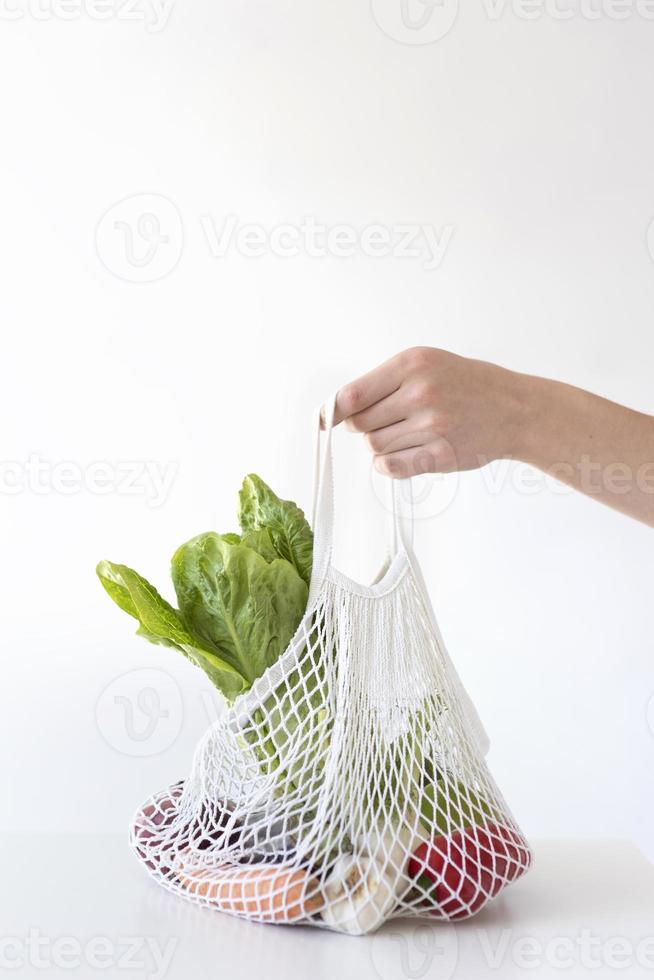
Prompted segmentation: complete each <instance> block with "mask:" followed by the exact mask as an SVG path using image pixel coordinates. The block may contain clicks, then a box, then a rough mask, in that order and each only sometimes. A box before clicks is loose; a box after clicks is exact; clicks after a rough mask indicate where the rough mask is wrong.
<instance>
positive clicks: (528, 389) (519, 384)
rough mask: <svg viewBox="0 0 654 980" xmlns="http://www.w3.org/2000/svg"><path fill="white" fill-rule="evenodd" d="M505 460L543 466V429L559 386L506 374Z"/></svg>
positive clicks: (532, 376) (508, 372) (511, 372)
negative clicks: (553, 392)
mask: <svg viewBox="0 0 654 980" xmlns="http://www.w3.org/2000/svg"><path fill="white" fill-rule="evenodd" d="M505 373H506V375H507V377H506V378H505V380H504V384H503V394H504V401H505V423H504V432H505V439H504V452H503V453H502V455H503V457H504V458H507V459H517V460H520V461H521V462H523V463H529V464H531V465H533V466H541V465H542V459H541V451H542V448H543V437H544V434H543V431H542V430H543V426H544V424H545V423H546V420H547V419H548V417H549V412H550V409H549V408H548V405H551V401H552V388H553V387H554V386H555V385H556V382H554V381H550V380H548V379H547V378H539V377H536V376H534V375H529V374H520V373H519V372H517V371H506V372H505Z"/></svg>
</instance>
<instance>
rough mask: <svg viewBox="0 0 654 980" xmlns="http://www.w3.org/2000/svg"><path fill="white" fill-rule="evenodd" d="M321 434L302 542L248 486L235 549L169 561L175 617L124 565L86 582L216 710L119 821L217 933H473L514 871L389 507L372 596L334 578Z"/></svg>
mask: <svg viewBox="0 0 654 980" xmlns="http://www.w3.org/2000/svg"><path fill="white" fill-rule="evenodd" d="M332 419H333V403H332V405H331V409H330V411H329V412H328V413H327V418H326V444H325V451H324V455H323V460H322V467H321V469H320V470H319V473H318V481H317V484H316V488H315V499H314V512H315V514H316V522H315V527H314V533H312V530H311V528H310V527H309V525H308V523H307V521H306V519H305V517H304V514H303V513H302V511H301V510H300V509H299V508H298V507H297V506H296V505H295V504H294V503H292V502H290V501H284V500H281V499H280V498H278V497H277V496H276V495H275V494H274V493H273V491H272V490H271V489H270V488H269V487H268V486H267V485H266V484H265V483H264V482H263V481H262V480H261V479H260V478H259V477H257V476H255V475H250V476H248V477H246V478H245V480H244V482H243V486H242V488H241V491H240V493H239V524H240V533H239V534H234V533H229V534H222V535H221V534H217V533H215V532H207V533H205V534H201V535H198V536H197V537H195V538H192V539H191V540H190V541H188V542H186V543H185V544H183V545H182V546H181V547H180V548H178V550H177V551H176V552H175V554H174V556H173V560H172V579H173V585H174V588H175V593H176V597H177V607H174V606H172V605H170V604H169V603H168V602H167V601H166V600H165V599H163V598H162V597H161V596H160V595H159V593H158V592H157V591H156V590H155V589H154V587H153V586H152V585H150V584H149V583H148V582H147V581H146V580H145V579H143V578H142V577H141V576H139V575H138V574H137V573H136V572H134V571H133V570H131V569H130V568H128V567H127V566H125V565H114V564H112V563H110V562H101V563H100V565H99V566H98V575H99V576H100V580H101V582H102V584H103V586H104V588H105V589H106V591H107V592H108V593H109V595H110V596H111V597H112V598H113V599H114V601H115V602H116V603H117V604H118V605H119V606H120V607H121V608H122V609H123V610H124V611H125V612H127V613H128V614H129V615H131V616H132V617H133V618H135V619H136V620H137V621H138V624H139V628H138V630H137V632H138V634H139V635H142V636H144V637H145V638H146V639H148V640H149V641H151V642H153V643H160V644H163V645H166V646H169V647H172V648H174V649H177V650H179V651H180V652H181V653H182V654H184V655H185V656H186V657H187V658H188V659H189V660H191V661H192V662H193V663H195V664H197V665H198V666H200V667H201V668H202V669H203V670H204V671H205V673H206V674H207V676H208V677H209V679H210V680H211V681H212V683H213V684H214V685H215V686H216V687H217V689H218V690H220V691H221V693H222V694H223V695H224V697H225V699H226V701H227V702H228V709H227V711H226V713H225V714H224V715H223V716H222V717H221V718H219V719H218V721H216V722H215V723H214V724H212V725H211V726H210V728H209V729H208V731H207V732H206V734H205V736H204V737H203V738H202V740H201V741H200V743H199V744H198V746H197V748H196V751H195V754H194V759H193V765H192V768H191V772H190V774H189V776H188V778H187V779H186V780H184V781H182V782H181V783H176V784H174V785H173V786H172V787H169V788H168V789H165V790H163V791H160V792H158V793H156V794H154V795H153V796H152V797H150V799H149V800H147V801H146V803H145V804H143V805H142V806H141V807H140V808H139V810H138V812H137V814H136V816H135V818H134V821H133V823H132V827H131V832H130V837H131V844H132V847H133V849H134V851H135V852H136V854H137V856H138V857H139V859H140V860H141V862H142V863H143V864H144V866H145V867H146V869H147V870H148V872H149V873H150V874H151V875H152V876H153V877H154V878H155V880H156V881H157V882H159V883H160V884H161V885H163V886H164V887H166V888H168V889H169V890H171V891H172V892H174V893H175V894H177V895H180V896H183V897H185V898H186V899H188V900H190V901H193V902H196V903H198V904H201V905H204V906H208V907H210V908H213V909H217V910H219V911H223V912H227V913H229V914H232V915H238V916H242V917H244V918H247V919H250V920H255V921H259V922H268V923H277V924H283V923H286V924H295V923H309V924H312V925H316V926H322V927H324V928H330V929H333V930H336V931H338V932H342V933H346V934H350V935H362V934H365V933H369V932H372V931H374V930H375V929H376V928H377V927H378V926H379V925H381V923H383V922H384V921H386V920H388V919H389V918H393V917H395V916H404V915H415V916H435V917H437V918H440V919H446V920H458V919H460V918H465V917H467V916H470V915H473V914H475V913H476V912H478V911H479V910H480V909H481V908H483V907H484V906H485V905H486V903H487V902H488V901H490V900H491V899H492V898H494V897H495V896H496V895H497V894H499V892H500V891H501V890H502V889H503V888H504V887H505V886H506V885H507V884H509V883H511V882H513V881H515V880H516V879H517V878H518V877H519V876H521V875H522V874H524V872H525V871H526V870H527V869H528V868H529V866H530V864H531V852H530V850H529V847H528V845H527V842H526V840H525V838H524V837H523V835H522V833H521V831H520V829H519V827H518V826H517V824H516V823H515V821H514V820H513V817H512V815H511V813H510V811H509V810H508V808H507V806H506V803H505V801H504V800H503V798H502V796H501V794H500V792H499V789H498V788H497V786H496V785H495V783H494V781H493V778H492V776H491V774H490V772H489V770H488V767H487V765H486V762H485V759H484V754H485V743H484V740H483V738H482V733H483V729H482V728H481V725H480V722H479V721H478V719H477V717H476V714H475V712H474V708H473V707H472V704H471V702H470V701H469V699H468V697H467V694H466V693H465V690H464V689H463V687H462V685H461V682H460V680H459V678H458V675H457V674H456V671H455V670H454V667H453V664H452V662H451V660H450V659H449V656H448V654H447V652H446V650H445V647H444V645H443V642H442V638H441V636H440V633H439V631H438V627H437V625H436V622H435V619H434V617H433V612H432V610H431V605H430V603H429V599H428V596H427V593H426V589H425V587H424V582H423V580H422V578H421V575H420V572H419V569H418V566H417V563H416V561H415V557H414V556H413V554H412V551H411V546H410V544H409V543H408V542H407V540H406V536H405V533H404V530H403V528H402V525H401V523H400V522H399V520H398V516H397V511H396V503H397V501H396V494H395V492H394V493H393V542H394V544H393V547H394V553H393V555H392V560H391V561H390V563H388V564H387V565H386V566H385V567H384V569H383V570H382V572H381V573H380V575H379V576H378V578H377V579H376V580H375V583H374V584H373V585H372V586H363V585H359V584H358V583H356V582H353V581H351V580H350V579H348V578H347V577H346V576H344V575H342V574H341V573H340V572H338V571H337V570H336V569H335V568H334V567H333V565H332V552H331V536H332V529H333V499H332V493H331V487H332V470H331V467H332V457H331V429H332ZM393 486H395V485H393ZM314 535H315V537H314Z"/></svg>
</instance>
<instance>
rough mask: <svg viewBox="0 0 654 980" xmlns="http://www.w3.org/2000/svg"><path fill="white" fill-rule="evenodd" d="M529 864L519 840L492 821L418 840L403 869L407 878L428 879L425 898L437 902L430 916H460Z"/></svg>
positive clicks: (491, 896)
mask: <svg viewBox="0 0 654 980" xmlns="http://www.w3.org/2000/svg"><path fill="white" fill-rule="evenodd" d="M530 864H531V853H530V851H529V848H528V847H527V845H526V843H525V841H524V839H523V838H522V837H521V836H520V835H519V834H518V833H516V831H514V830H510V829H509V828H508V827H505V826H504V825H503V824H496V823H491V824H487V825H486V826H485V827H482V826H470V827H466V828H465V830H457V831H454V832H453V833H452V834H449V835H442V836H439V837H436V838H434V840H433V841H431V842H430V843H423V844H420V846H419V847H418V848H417V849H416V851H415V852H414V854H413V857H412V858H411V860H410V861H409V868H408V870H409V875H410V876H411V878H413V879H417V878H422V882H425V879H428V880H429V881H430V882H432V883H433V887H432V888H431V889H430V891H429V898H430V902H434V903H436V906H437V907H435V908H434V909H433V914H434V915H441V916H445V917H446V918H448V919H464V918H467V916H469V915H473V914H474V913H475V912H478V911H479V909H480V908H482V906H483V905H485V904H486V902H487V901H488V900H489V899H490V898H493V897H494V896H495V895H497V894H498V892H500V891H501V890H502V888H503V887H504V886H505V885H507V884H508V883H509V882H510V881H515V879H516V878H519V877H520V875H522V874H524V873H525V871H526V870H527V868H528V867H529V866H530ZM425 887H428V886H427V885H426V884H425Z"/></svg>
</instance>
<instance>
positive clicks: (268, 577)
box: [97, 474, 313, 703]
mask: <svg viewBox="0 0 654 980" xmlns="http://www.w3.org/2000/svg"><path fill="white" fill-rule="evenodd" d="M238 517H239V523H240V526H241V534H240V535H239V534H232V533H230V534H222V535H221V534H216V533H215V532H214V531H209V532H207V533H205V534H200V535H198V536H197V537H195V538H192V539H191V540H190V541H187V542H186V544H183V545H182V546H181V547H180V548H178V549H177V551H176V552H175V554H174V555H173V559H172V570H171V573H172V579H173V585H174V588H175V593H176V595H177V603H178V607H179V608H177V609H176V608H174V607H173V606H172V605H171V604H170V603H169V602H167V601H166V600H165V599H164V598H163V597H162V596H161V595H160V594H159V593H158V592H157V590H156V589H155V587H154V586H153V585H151V584H150V583H149V582H148V581H147V579H145V578H143V577H142V576H141V575H139V574H138V573H137V572H135V571H133V569H131V568H128V566H127V565H119V564H115V563H113V562H110V561H101V562H100V564H99V565H98V567H97V573H98V576H99V578H100V581H101V582H102V585H103V586H104V588H105V590H106V591H107V593H108V594H109V595H110V596H111V598H112V599H113V600H114V602H115V603H116V605H118V606H120V608H121V609H123V610H124V612H126V613H128V614H129V615H130V616H132V617H133V618H134V619H136V620H137V621H138V623H139V629H138V630H137V633H138V635H139V636H143V637H145V639H146V640H149V641H150V642H151V643H158V644H161V645H163V646H168V647H172V648H173V649H175V650H179V651H180V653H182V654H184V656H185V657H187V658H188V659H189V660H190V661H191V662H192V663H194V664H196V665H197V666H198V667H200V668H201V669H202V670H204V672H205V673H206V675H207V676H208V678H209V680H210V681H211V682H212V684H214V686H215V687H216V688H217V689H218V690H219V691H220V692H221V693H222V695H223V696H224V698H225V699H226V700H227V702H228V703H232V702H233V701H234V700H235V698H236V697H238V695H239V694H242V693H243V692H244V691H247V690H248V689H249V688H250V687H251V686H252V684H253V682H254V681H255V680H256V679H257V677H260V676H261V675H262V674H263V673H264V671H265V670H266V668H267V667H269V666H270V665H271V664H273V663H275V661H276V660H277V659H278V658H279V656H280V655H281V654H282V653H283V651H284V650H285V649H286V647H287V646H288V643H289V641H290V639H291V637H292V636H293V634H294V633H295V631H296V629H297V626H298V624H299V622H300V620H301V618H302V615H303V613H304V610H305V607H306V604H307V596H308V586H309V579H310V576H311V563H312V556H313V534H312V532H311V528H310V527H309V524H308V522H307V520H306V518H305V516H304V514H303V513H302V511H301V510H300V508H299V507H297V505H296V504H294V503H293V502H292V501H290V500H281V499H280V498H279V497H278V496H277V495H276V494H275V493H273V491H272V490H271V489H270V487H269V486H268V485H267V484H266V483H264V481H263V480H262V479H261V478H260V477H258V476H256V475H255V474H250V475H249V476H246V477H245V479H244V481H243V486H242V487H241V490H240V493H239V514H238Z"/></svg>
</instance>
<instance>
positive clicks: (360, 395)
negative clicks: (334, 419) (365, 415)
mask: <svg viewBox="0 0 654 980" xmlns="http://www.w3.org/2000/svg"><path fill="white" fill-rule="evenodd" d="M364 397H365V396H364V392H363V388H362V387H361V385H358V384H349V385H346V386H345V388H343V389H342V390H341V392H340V393H339V395H338V403H339V408H340V409H341V411H342V412H343V414H344V415H346V416H349V415H354V414H355V413H356V412H358V411H360V410H361V408H362V407H363V403H364Z"/></svg>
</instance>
